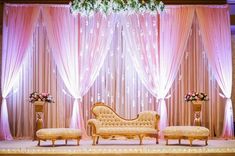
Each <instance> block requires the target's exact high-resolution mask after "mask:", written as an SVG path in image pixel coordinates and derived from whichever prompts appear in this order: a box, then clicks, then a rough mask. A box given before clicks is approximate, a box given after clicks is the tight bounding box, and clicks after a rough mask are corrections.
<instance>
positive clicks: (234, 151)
mask: <svg viewBox="0 0 235 156" xmlns="http://www.w3.org/2000/svg"><path fill="white" fill-rule="evenodd" d="M91 144H92V141H91V140H90V139H87V140H81V141H80V146H77V145H76V141H75V140H71V141H70V140H69V141H68V145H65V142H64V141H56V146H55V147H52V146H51V142H50V141H46V142H43V141H42V142H41V145H42V146H41V147H39V146H37V141H32V140H13V141H0V155H8V156H9V155H14V156H22V155H44V156H45V155H50V156H53V155H56V156H63V155H65V156H68V155H69V156H75V155H78V156H82V155H84V156H89V155H92V156H95V155H100V156H101V155H102V156H107V155H124V156H135V155H136V156H137V155H138V156H141V155H148V156H158V155H160V156H163V155H167V156H171V155H177V156H183V155H187V156H189V155H190V156H196V155H197V156H205V155H208V156H209V155H213V156H235V140H209V141H208V146H205V142H204V141H199V140H198V141H197V140H195V141H193V146H192V147H190V146H189V141H188V140H182V143H181V145H179V144H178V141H176V140H169V145H165V141H164V140H160V142H159V144H155V141H154V140H153V139H147V140H146V139H145V140H144V141H143V145H139V140H125V139H121V140H120V139H118V140H103V139H101V140H100V141H99V144H98V145H95V146H93V145H91Z"/></svg>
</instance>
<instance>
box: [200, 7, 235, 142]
mask: <svg viewBox="0 0 235 156" xmlns="http://www.w3.org/2000/svg"><path fill="white" fill-rule="evenodd" d="M196 12H197V16H198V20H199V25H200V29H201V32H202V33H201V34H202V39H203V42H204V45H205V49H206V53H207V57H208V60H209V64H210V65H211V68H212V71H213V74H214V77H215V79H216V80H217V82H218V84H219V86H220V88H221V90H222V91H223V94H224V96H225V97H226V106H225V113H224V125H223V132H222V136H223V137H224V138H232V137H233V136H234V132H233V128H234V126H233V109H232V101H231V92H232V53H231V32H230V20H229V16H230V15H229V8H228V6H221V7H198V8H197V9H196Z"/></svg>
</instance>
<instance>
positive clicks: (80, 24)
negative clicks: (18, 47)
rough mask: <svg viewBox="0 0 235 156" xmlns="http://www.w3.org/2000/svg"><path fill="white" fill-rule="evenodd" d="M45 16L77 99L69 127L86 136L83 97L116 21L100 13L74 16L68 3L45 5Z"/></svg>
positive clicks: (58, 61) (65, 76) (62, 70)
mask: <svg viewBox="0 0 235 156" xmlns="http://www.w3.org/2000/svg"><path fill="white" fill-rule="evenodd" d="M43 18H44V22H45V25H46V29H47V33H48V38H49V42H50V45H51V47H52V53H53V57H54V60H55V63H56V65H57V67H58V70H59V73H60V75H61V77H62V79H63V81H64V83H65V85H66V87H67V89H68V90H69V92H70V94H71V95H72V96H73V97H74V99H75V100H74V104H73V105H74V106H73V112H72V118H71V124H70V127H73V128H81V129H82V132H83V137H86V136H87V135H86V131H85V125H84V120H83V115H82V113H83V112H82V106H81V99H82V96H83V95H84V94H85V93H86V92H87V91H88V89H89V88H90V87H91V85H92V84H93V82H94V81H95V79H96V77H97V75H98V73H99V70H100V68H101V66H102V64H103V62H104V59H105V57H106V55H107V52H108V48H109V46H110V42H111V39H112V38H111V37H112V35H110V34H112V32H111V30H112V27H111V25H112V24H113V23H114V22H113V21H112V20H110V21H109V17H107V18H105V17H103V16H102V15H100V14H95V15H94V16H92V17H90V18H85V17H80V16H73V15H72V14H71V13H70V11H69V8H68V6H67V7H66V6H65V7H62V8H61V7H59V8H58V7H45V8H44V10H43ZM112 19H113V18H112Z"/></svg>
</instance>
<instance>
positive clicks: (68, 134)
mask: <svg viewBox="0 0 235 156" xmlns="http://www.w3.org/2000/svg"><path fill="white" fill-rule="evenodd" d="M81 135H82V132H81V130H80V129H72V128H44V129H40V130H38V131H37V132H36V136H37V139H38V146H40V141H41V140H44V141H46V140H51V141H52V146H53V147H54V146H55V141H56V140H65V143H66V144H67V140H68V139H76V140H77V145H79V141H80V139H81Z"/></svg>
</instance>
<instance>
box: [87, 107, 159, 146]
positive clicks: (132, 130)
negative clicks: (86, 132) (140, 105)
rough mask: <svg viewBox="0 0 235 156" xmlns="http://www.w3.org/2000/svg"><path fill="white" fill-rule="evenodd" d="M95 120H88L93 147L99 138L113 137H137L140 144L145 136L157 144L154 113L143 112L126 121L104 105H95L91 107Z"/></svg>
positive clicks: (156, 124) (157, 118)
mask: <svg viewBox="0 0 235 156" xmlns="http://www.w3.org/2000/svg"><path fill="white" fill-rule="evenodd" d="M92 113H93V114H94V115H95V119H90V120H88V125H90V126H92V139H93V145H95V144H98V140H99V137H102V138H104V139H107V138H109V137H113V136H125V137H127V138H133V137H135V136H137V137H139V139H140V144H142V140H143V138H144V137H145V136H148V137H154V138H156V143H157V144H158V132H159V129H158V122H159V118H160V117H159V115H157V113H156V112H154V111H145V112H141V113H139V114H138V116H137V118H135V119H131V120H127V119H124V118H122V117H120V116H119V115H117V114H116V113H115V112H114V111H113V109H112V108H110V107H109V106H107V105H105V104H104V103H96V104H95V105H94V106H93V107H92Z"/></svg>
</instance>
